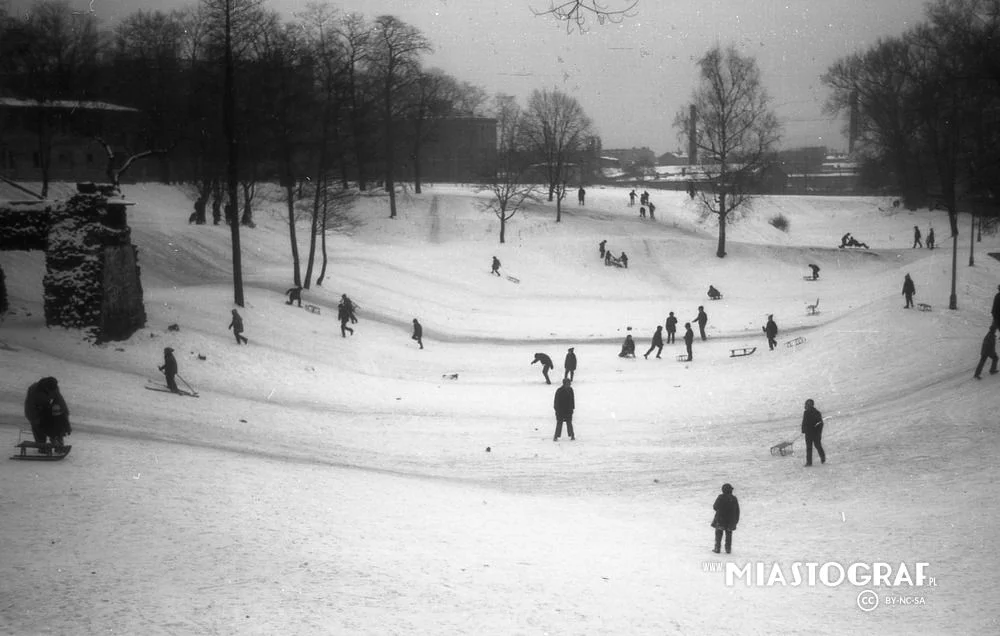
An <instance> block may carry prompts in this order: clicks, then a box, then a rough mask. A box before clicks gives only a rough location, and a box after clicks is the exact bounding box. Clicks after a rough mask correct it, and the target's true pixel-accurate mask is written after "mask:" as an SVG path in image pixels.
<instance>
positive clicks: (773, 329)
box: [761, 314, 778, 351]
mask: <svg viewBox="0 0 1000 636" xmlns="http://www.w3.org/2000/svg"><path fill="white" fill-rule="evenodd" d="M761 329H763V330H764V335H765V336H767V346H768V350H769V351H774V348H775V347H777V346H778V325H777V323H775V322H774V314H768V315H767V324H766V325H764V326H763V327H761Z"/></svg>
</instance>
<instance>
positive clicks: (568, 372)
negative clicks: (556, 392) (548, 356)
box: [563, 347, 576, 380]
mask: <svg viewBox="0 0 1000 636" xmlns="http://www.w3.org/2000/svg"><path fill="white" fill-rule="evenodd" d="M563 368H564V369H565V371H564V372H563V379H564V380H572V379H573V376H575V375H576V354H575V353H574V352H573V347H570V348H569V349H567V350H566V360H565V361H564V362H563Z"/></svg>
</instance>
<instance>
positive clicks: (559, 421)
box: [552, 380, 576, 442]
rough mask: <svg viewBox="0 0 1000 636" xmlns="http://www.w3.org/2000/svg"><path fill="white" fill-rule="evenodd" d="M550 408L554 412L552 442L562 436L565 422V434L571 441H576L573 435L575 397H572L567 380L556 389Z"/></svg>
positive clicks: (571, 390) (571, 389)
mask: <svg viewBox="0 0 1000 636" xmlns="http://www.w3.org/2000/svg"><path fill="white" fill-rule="evenodd" d="M552 408H554V409H555V411H556V434H555V435H553V436H552V441H553V442H558V441H559V438H560V437H561V436H562V425H563V422H566V433H567V434H568V435H569V438H570V439H572V440H575V439H576V435H574V434H573V411H574V410H575V409H576V396H574V395H573V387H571V386H570V381H569V380H563V381H562V386H561V387H559V388H558V389H556V395H555V398H554V399H553V400H552Z"/></svg>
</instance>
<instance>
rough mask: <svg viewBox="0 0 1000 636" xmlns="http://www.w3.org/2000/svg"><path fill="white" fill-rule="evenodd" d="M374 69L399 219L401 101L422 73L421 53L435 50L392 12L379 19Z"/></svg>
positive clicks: (389, 183)
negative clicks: (398, 122)
mask: <svg viewBox="0 0 1000 636" xmlns="http://www.w3.org/2000/svg"><path fill="white" fill-rule="evenodd" d="M373 39H374V43H373V47H372V58H371V59H372V70H373V72H374V75H375V77H376V79H377V81H378V83H379V86H380V87H381V97H382V134H383V137H384V139H383V141H384V143H385V156H384V157H383V160H384V162H385V189H386V190H387V191H388V193H389V218H390V219H394V218H396V160H395V150H396V144H397V143H398V140H397V139H396V131H395V119H396V116H397V115H396V112H395V110H396V108H398V107H399V104H397V100H398V98H399V96H400V94H401V93H402V92H403V91H404V90H405V88H406V85H407V84H408V83H409V82H412V81H414V80H415V78H416V77H417V76H418V73H417V71H418V70H419V68H420V67H419V63H420V62H419V60H420V55H421V54H422V53H424V52H427V51H430V50H431V45H430V42H429V41H428V40H427V38H425V37H424V36H423V34H422V33H421V32H420V30H419V29H417V28H416V27H413V26H410V25H409V24H406V23H405V22H403V21H402V20H400V19H399V18H397V17H395V16H391V15H382V16H379V17H377V18H375V27H374V36H373Z"/></svg>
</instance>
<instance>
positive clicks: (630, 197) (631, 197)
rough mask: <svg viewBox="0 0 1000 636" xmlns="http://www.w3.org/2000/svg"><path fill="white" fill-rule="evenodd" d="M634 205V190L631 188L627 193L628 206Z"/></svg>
mask: <svg viewBox="0 0 1000 636" xmlns="http://www.w3.org/2000/svg"><path fill="white" fill-rule="evenodd" d="M634 205H635V190H632V191H631V192H629V193H628V207H630V208H631V207H632V206H634Z"/></svg>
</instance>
